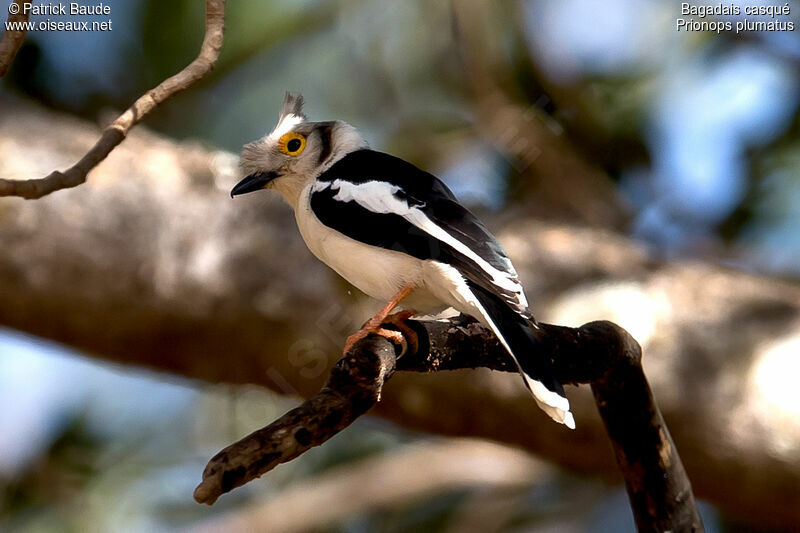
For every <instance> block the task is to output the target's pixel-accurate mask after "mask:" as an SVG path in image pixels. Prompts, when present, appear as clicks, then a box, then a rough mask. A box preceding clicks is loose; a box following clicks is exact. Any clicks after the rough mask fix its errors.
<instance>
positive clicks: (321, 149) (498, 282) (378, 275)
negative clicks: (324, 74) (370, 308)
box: [231, 93, 575, 428]
mask: <svg viewBox="0 0 800 533" xmlns="http://www.w3.org/2000/svg"><path fill="white" fill-rule="evenodd" d="M302 108H303V98H302V96H299V95H292V94H289V93H287V94H286V98H285V100H284V102H283V108H282V109H281V113H280V117H279V120H278V125H277V126H275V129H274V130H272V132H271V133H270V134H269V135H267V136H265V137H263V138H261V139H259V140H257V141H254V142H252V143H250V144H247V145H246V146H245V147H244V149H243V150H242V158H241V165H242V169H243V170H244V172H245V174H246V175H247V177H245V178H244V179H243V180H242V181H241V182H239V183H238V184H237V185H236V186H235V187H234V188H233V190H232V191H231V196H235V195H238V194H244V193H248V192H252V191H257V190H260V189H273V188H274V189H277V190H278V192H280V193H281V194H282V195H283V197H284V198H285V199H286V201H287V202H288V203H289V205H291V206H292V208H293V209H294V213H295V218H296V220H297V225H298V227H299V228H300V233H301V235H302V236H303V239H304V240H305V242H306V245H308V248H309V249H310V250H311V252H312V253H313V254H314V255H315V256H317V257H318V258H319V259H320V260H322V261H323V262H324V263H326V264H327V265H328V266H330V267H331V268H332V269H333V270H335V271H336V272H338V273H339V274H340V275H341V276H342V277H344V278H345V279H346V280H347V281H349V282H350V283H352V284H353V285H355V286H356V287H358V288H359V289H360V290H361V291H363V292H365V293H366V294H368V295H370V296H372V297H373V298H377V299H379V300H382V301H387V302H388V303H387V304H386V306H384V307H383V309H381V311H380V312H379V313H378V314H377V315H375V316H374V317H372V318H371V319H370V320H369V321H367V323H366V324H365V325H364V327H363V328H362V329H361V330H360V331H359V332H358V333H356V334H354V335H351V336H350V337H348V339H347V345H346V349H347V348H349V347H351V346H352V345H353V344H354V343H355V342H356V341H357V340H358V339H361V338H363V337H365V336H366V335H368V334H370V333H384V334H385V333H387V332H386V330H381V329H380V325H381V324H382V323H384V322H385V321H386V320H387V316H388V315H389V313H390V312H391V311H392V310H393V309H394V308H395V307H397V306H398V304H400V302H401V300H402V302H403V304H404V306H406V307H408V308H413V309H414V310H419V311H422V312H426V313H431V312H438V311H441V310H444V309H446V308H448V307H453V308H455V309H456V310H458V311H460V312H462V313H465V314H468V315H471V316H473V317H475V318H476V319H478V320H479V321H480V322H481V323H483V324H484V325H486V326H487V327H489V328H490V329H491V330H492V331H493V332H494V334H495V335H496V336H497V338H498V339H499V340H500V343H501V344H502V345H503V347H504V348H505V349H506V350H507V351H508V353H509V355H510V356H511V358H512V359H513V360H514V363H515V364H516V365H517V368H518V369H519V372H520V374H521V375H522V377H523V380H524V382H525V385H526V386H527V388H528V389H529V390H530V391H531V392H532V393H533V396H534V398H535V399H536V402H537V403H538V404H539V406H540V407H541V408H542V409H543V410H544V411H545V412H546V413H547V414H548V415H550V417H552V418H553V419H554V420H556V421H557V422H560V423H562V424H565V425H567V426H568V427H570V428H574V427H575V421H574V419H573V417H572V413H570V410H569V402H568V401H567V398H566V396H565V394H564V389H563V387H562V386H561V384H560V383H559V382H558V380H556V379H555V377H553V374H552V371H551V369H550V363H549V361H547V360H546V359H545V358H543V357H542V356H541V355H540V354H539V353H537V351H536V350H535V349H533V348H534V344H535V343H536V340H535V336H534V330H535V329H537V328H538V326H537V324H536V320H535V319H534V318H533V316H532V315H531V314H530V312H529V311H528V302H527V300H526V298H525V294H524V292H523V290H522V285H520V283H519V280H518V278H517V273H516V271H515V270H514V267H513V265H512V264H511V261H510V260H509V259H508V256H507V255H506V253H505V251H504V250H503V248H502V247H501V246H500V244H499V243H498V242H497V240H496V239H495V238H494V236H493V235H492V234H491V233H490V232H489V230H488V229H486V227H485V226H484V225H483V224H482V223H481V222H480V221H479V220H478V219H477V218H475V216H474V215H473V214H472V213H470V212H469V211H468V210H467V209H466V208H464V207H463V206H462V205H461V204H459V203H458V200H457V199H456V197H455V196H454V195H453V193H452V192H450V190H449V189H448V188H447V186H446V185H445V184H444V183H442V182H441V181H439V179H437V178H436V177H435V176H433V175H431V174H429V173H427V172H425V171H423V170H420V169H418V168H417V167H415V166H414V165H412V164H410V163H407V162H406V161H403V160H402V159H398V158H396V157H393V156H391V155H388V154H384V153H381V152H376V151H373V150H370V149H369V147H368V146H367V143H366V141H365V140H364V139H363V137H362V136H361V135H360V134H359V133H358V131H357V130H356V129H355V128H354V127H353V126H351V125H349V124H347V123H346V122H342V121H331V122H309V121H308V120H307V118H306V116H305V115H304V114H303V109H302ZM415 312H416V311H409V312H406V313H398V314H397V315H396V316H395V318H396V319H397V318H398V317H399V319H400V320H403V319H405V318H407V317H408V316H410V314H413V313H415ZM388 318H389V319H391V318H392V317H388Z"/></svg>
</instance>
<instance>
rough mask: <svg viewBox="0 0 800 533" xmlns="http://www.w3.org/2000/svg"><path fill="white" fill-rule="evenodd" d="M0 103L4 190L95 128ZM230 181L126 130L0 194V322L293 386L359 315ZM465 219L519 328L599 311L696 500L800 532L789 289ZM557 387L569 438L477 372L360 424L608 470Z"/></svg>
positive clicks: (225, 171) (508, 386)
mask: <svg viewBox="0 0 800 533" xmlns="http://www.w3.org/2000/svg"><path fill="white" fill-rule="evenodd" d="M4 98H7V97H4ZM0 110H1V111H2V112H1V113H0V116H2V117H3V120H2V122H0V156H1V157H0V175H2V177H4V178H14V177H27V176H30V175H35V174H37V173H39V174H40V173H46V172H49V170H51V169H52V168H59V167H61V166H63V165H65V164H67V163H69V162H70V161H72V160H74V158H75V157H76V156H80V155H81V154H82V153H85V152H86V150H87V149H88V148H89V147H91V146H92V144H93V143H94V140H95V139H96V136H97V134H98V130H97V128H95V127H93V126H90V125H87V124H85V123H83V122H80V121H77V120H75V119H72V118H68V117H63V116H58V115H55V114H52V113H49V112H46V111H43V110H41V109H39V108H36V107H34V106H32V105H30V104H26V103H24V102H20V101H17V100H8V99H0ZM236 179H237V176H236V159H235V157H234V156H233V155H231V154H228V153H224V152H219V151H213V150H208V149H206V148H203V147H201V146H198V145H196V144H188V143H184V144H175V143H174V142H170V141H167V140H165V139H162V138H160V137H158V136H156V135H153V134H151V133H148V132H147V131H134V133H133V134H132V135H131V137H130V138H129V139H128V141H127V142H126V143H124V144H122V145H120V146H119V147H118V148H117V150H115V151H114V152H113V153H112V154H111V155H110V156H109V158H108V159H106V160H105V161H104V162H103V163H101V164H100V165H99V166H98V167H97V168H96V169H95V171H94V174H93V179H92V180H91V181H90V182H88V183H87V184H86V185H85V186H83V187H80V188H78V189H74V190H70V191H62V192H61V193H59V194H56V195H51V196H48V197H46V198H43V199H41V200H38V201H36V202H25V201H23V200H21V199H17V198H4V199H0V249H1V250H2V253H0V302H1V303H0V324H3V325H5V326H7V327H11V328H15V329H18V330H20V331H26V332H29V333H31V334H35V335H39V336H42V337H45V338H49V339H53V340H56V341H59V342H63V343H66V344H69V345H72V346H75V347H77V348H80V349H83V350H84V351H86V352H87V353H90V354H92V355H95V356H97V357H102V358H106V359H109V360H114V361H119V362H124V363H130V364H136V365H142V366H148V367H153V368H157V369H160V370H164V371H166V372H170V373H173V374H180V375H183V376H187V377H191V378H196V379H201V380H207V381H212V382H220V381H222V382H230V383H258V384H262V385H265V386H268V387H270V388H272V389H274V390H277V391H280V392H284V393H292V394H294V393H297V394H300V395H303V396H309V395H311V394H313V393H314V392H316V391H317V390H319V388H320V387H321V385H322V383H323V380H324V378H325V376H326V375H327V372H328V369H329V368H330V366H331V365H333V363H334V362H335V361H336V360H337V358H338V356H337V355H338V353H339V350H340V349H341V348H340V347H341V344H342V341H343V339H344V337H345V336H346V334H347V333H349V332H352V330H353V328H354V327H355V326H357V325H359V324H360V323H361V322H363V320H364V319H365V318H366V317H367V316H368V312H369V310H372V309H374V308H375V307H376V304H375V303H374V302H369V301H368V300H366V299H365V298H362V297H361V296H359V295H358V294H357V292H356V291H352V294H351V292H349V291H348V287H347V286H346V284H344V283H343V282H341V281H340V280H339V279H338V278H337V277H336V276H335V274H333V273H332V272H329V271H328V270H327V269H326V268H325V267H324V266H323V265H321V264H319V263H318V262H317V261H316V260H315V259H314V258H313V257H311V255H310V254H309V252H308V251H307V250H306V249H305V247H304V245H303V244H302V242H301V241H300V238H299V236H298V234H297V230H296V228H295V225H294V221H293V218H292V215H291V213H290V211H289V210H288V208H287V207H285V206H284V205H282V203H281V202H280V201H279V200H277V199H275V198H274V197H271V196H270V195H269V194H267V193H265V194H261V195H251V197H249V198H242V199H236V200H231V199H230V198H229V197H228V191H229V190H230V187H231V186H232V185H233V183H234V182H235V180H236ZM509 218H510V217H509ZM486 222H487V223H488V225H489V227H491V228H492V229H493V230H495V232H496V234H497V235H498V238H499V239H500V241H501V242H502V243H503V244H504V246H505V247H506V249H507V250H508V252H509V253H510V255H511V257H512V259H513V261H514V263H515V265H516V266H517V270H518V271H519V273H520V277H521V279H522V280H523V281H524V282H525V284H526V290H527V294H528V296H529V300H530V301H531V302H532V308H533V310H534V312H535V313H536V314H537V317H538V318H539V319H541V320H544V321H547V322H552V323H559V324H566V325H578V324H582V323H585V322H588V321H591V320H595V319H609V320H613V321H614V322H617V323H619V324H620V325H622V326H623V327H625V328H626V329H627V330H628V331H630V332H631V334H632V335H633V336H634V337H635V338H636V339H637V340H639V342H640V343H641V344H642V346H643V348H644V351H645V353H646V354H647V357H646V359H645V361H644V366H645V370H646V372H647V375H648V377H649V378H650V383H651V386H652V388H653V390H654V391H655V394H656V397H657V398H658V399H659V403H660V405H661V408H662V412H663V413H664V418H665V419H666V421H667V423H668V424H669V427H670V430H671V432H672V435H673V437H674V439H675V441H676V443H677V445H678V447H679V449H680V451H681V456H682V458H683V462H684V464H685V466H686V469H687V471H688V473H689V476H690V478H691V479H692V481H693V485H694V488H695V493H696V494H697V496H698V497H700V498H706V499H708V500H710V501H712V502H713V503H715V504H717V505H719V506H720V507H721V508H722V509H723V511H725V512H727V513H729V514H731V515H734V516H738V517H740V518H742V519H745V520H748V521H758V522H759V523H760V524H761V525H770V524H772V525H780V524H784V525H785V524H787V523H798V522H800V491H797V490H795V488H796V487H798V486H800V461H799V460H798V452H797V450H798V449H800V417H798V416H797V412H798V406H797V403H796V402H797V399H796V394H795V395H792V394H787V392H791V391H787V390H784V388H783V387H784V385H781V379H782V375H785V374H787V372H783V373H782V372H781V370H782V369H783V368H784V367H783V366H782V365H783V364H790V360H793V359H792V358H787V357H786V356H785V354H786V353H787V352H791V355H792V356H793V357H796V352H797V349H796V347H797V346H798V343H800V289H798V287H797V286H796V285H792V284H789V283H784V282H779V281H775V280H770V279H765V278H760V277H758V276H753V275H748V274H744V273H741V272H736V271H732V270H728V269H724V268H720V267H717V266H713V265H710V264H703V263H699V262H690V261H672V262H670V263H665V262H660V261H657V260H654V259H653V258H652V257H651V256H649V255H648V254H647V253H646V252H645V251H644V250H643V249H642V248H641V247H639V246H637V245H636V244H634V243H632V242H630V241H629V240H626V239H625V238H622V237H619V236H616V235H614V234H611V233H607V232H598V231H594V230H591V229H581V228H574V227H562V226H554V225H545V224H541V223H538V222H536V221H535V220H533V219H530V218H517V219H516V220H513V221H512V222H510V223H507V224H502V225H501V224H500V223H498V221H497V220H496V219H494V220H493V219H492V218H488V217H487V218H486ZM792 343H794V344H792ZM792 346H794V347H795V348H792ZM775 380H777V381H775ZM783 383H790V382H789V381H787V380H783ZM568 394H569V395H570V399H571V402H572V404H573V405H574V408H575V412H576V421H577V424H578V429H577V431H575V432H574V433H571V432H565V431H563V430H561V429H560V428H559V427H557V426H556V425H555V424H552V423H550V422H549V421H547V420H546V418H545V417H544V416H543V415H541V414H539V413H538V412H537V410H536V408H535V407H534V406H532V405H531V402H530V398H529V397H528V395H527V392H525V391H524V389H523V387H522V386H521V385H520V383H519V382H518V379H516V378H515V377H513V376H509V375H505V374H502V373H492V372H490V371H486V370H476V371H458V372H448V373H437V374H435V375H411V374H408V373H403V375H398V376H396V377H395V378H394V379H393V380H392V387H391V388H390V390H388V391H387V392H386V394H385V395H384V397H383V399H382V401H381V402H380V404H379V405H378V406H377V407H376V410H375V411H374V412H376V413H377V414H380V415H381V416H384V417H387V418H389V419H391V420H394V421H395V422H397V423H399V424H403V425H405V426H408V427H413V428H416V429H420V430H425V431H431V432H436V433H440V434H450V435H473V436H481V437H486V438H491V439H495V440H498V441H502V442H506V443H511V444H516V445H519V446H522V447H525V448H527V449H529V450H530V451H532V452H534V453H537V454H539V455H541V456H543V457H546V458H548V459H550V460H552V461H554V462H556V463H558V464H560V465H562V466H563V467H566V468H568V469H571V470H574V471H577V472H579V473H581V474H584V475H601V476H607V477H609V478H611V479H619V478H618V474H617V473H616V466H615V464H614V459H613V454H612V453H611V449H610V447H609V446H608V444H607V442H606V438H605V435H604V430H603V427H602V425H601V423H600V420H599V418H598V417H597V415H596V413H595V410H594V407H593V403H594V402H593V399H592V397H591V394H590V393H589V391H583V390H575V389H570V390H569V391H568ZM442 412H447V413H448V416H447V417H442V416H441V413H442Z"/></svg>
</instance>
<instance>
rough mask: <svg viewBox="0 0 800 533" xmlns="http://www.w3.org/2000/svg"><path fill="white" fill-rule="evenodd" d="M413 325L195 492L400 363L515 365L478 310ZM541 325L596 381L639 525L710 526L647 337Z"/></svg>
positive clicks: (602, 326)
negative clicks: (404, 349) (647, 366)
mask: <svg viewBox="0 0 800 533" xmlns="http://www.w3.org/2000/svg"><path fill="white" fill-rule="evenodd" d="M412 324H413V326H414V329H415V331H416V332H417V335H418V337H419V346H420V349H419V350H417V352H416V353H409V354H406V355H405V356H403V357H401V358H400V359H399V361H398V360H396V359H395V348H396V347H395V346H393V345H392V344H391V343H390V342H389V341H388V340H386V339H384V338H382V337H376V336H372V337H369V338H367V339H365V340H364V341H361V342H359V343H357V344H356V346H354V348H353V349H352V350H351V351H350V352H349V353H347V354H345V356H344V357H343V358H342V359H340V360H339V362H338V363H337V364H336V365H335V366H334V367H333V369H332V371H331V376H330V378H329V379H328V383H327V384H326V385H325V387H324V388H323V389H322V390H321V391H320V392H319V393H318V394H316V395H314V396H312V397H311V398H310V399H308V400H307V401H306V402H304V403H303V404H302V405H300V406H299V407H297V408H295V409H293V410H291V411H289V412H288V413H287V414H285V415H284V416H282V417H281V418H279V419H278V420H277V421H276V422H273V423H272V424H270V425H268V426H267V427H265V428H263V429H260V430H258V431H256V432H254V433H251V434H250V435H248V436H247V437H244V438H243V439H242V440H240V441H238V442H236V443H235V444H232V445H231V446H229V447H227V448H225V449H224V450H222V451H221V452H220V453H218V454H217V455H216V456H214V457H213V458H212V459H211V461H209V464H208V466H207V467H206V469H205V471H204V472H203V481H202V482H201V483H200V485H199V486H198V487H197V489H196V490H195V499H196V500H197V501H198V502H200V503H207V504H212V503H214V501H216V499H217V498H218V497H219V496H220V495H222V494H224V493H225V492H228V491H230V490H231V489H233V488H235V487H238V486H241V485H243V484H245V483H247V482H248V481H251V480H253V479H255V478H257V477H259V476H261V475H263V474H264V473H266V472H268V471H270V470H272V469H273V468H275V466H277V465H278V464H280V463H285V462H287V461H290V460H292V459H294V458H295V457H297V456H298V455H300V454H302V453H303V452H305V451H306V450H308V449H309V448H311V447H313V446H319V445H320V444H322V443H324V442H325V441H327V440H328V439H330V438H331V437H332V436H333V435H335V434H336V433H338V432H339V431H341V430H342V429H344V428H346V427H347V426H349V425H350V424H352V423H353V422H354V421H355V420H356V419H357V418H358V417H359V416H361V415H362V414H364V413H366V412H367V411H368V410H369V409H370V408H371V407H372V406H373V405H374V404H375V403H377V402H378V401H379V400H380V397H381V392H382V390H383V387H384V385H385V384H386V381H388V379H389V378H391V377H392V375H393V374H394V372H395V370H406V371H414V372H433V371H437V370H448V369H457V368H476V367H488V368H493V369H496V370H505V371H512V372H515V371H516V369H515V368H513V366H512V365H510V364H509V363H510V361H509V360H508V359H509V358H508V356H507V354H506V353H505V352H504V350H503V348H502V347H501V346H500V345H499V343H498V342H497V341H496V339H495V337H494V336H493V335H492V334H491V333H489V331H488V330H486V329H485V328H483V327H482V326H480V325H479V324H477V323H476V322H474V321H473V320H472V319H468V318H464V317H459V318H457V319H455V320H453V321H439V322H430V321H428V322H413V323H412ZM539 332H540V335H539V339H538V340H539V344H538V352H539V355H546V356H548V357H550V359H551V360H552V362H553V365H554V370H555V373H556V376H557V377H558V378H559V380H561V381H562V382H564V383H574V384H579V383H591V385H592V391H593V393H594V396H595V400H596V402H597V406H598V409H599V411H600V416H601V417H602V419H603V423H604V424H605V427H606V430H607V432H608V435H609V437H610V438H611V441H612V443H613V447H614V452H615V454H616V457H617V463H618V465H619V468H620V470H621V471H622V473H623V477H624V478H625V484H626V487H627V490H628V495H629V498H630V501H631V507H632V508H633V512H634V517H635V519H636V524H637V526H638V528H639V530H640V531H700V530H702V523H701V522H700V516H699V514H698V512H697V505H696V503H695V501H694V496H693V494H692V489H691V485H690V483H689V478H688V477H687V475H686V471H685V470H684V468H683V464H682V463H681V460H680V457H679V456H678V452H677V449H676V447H675V443H674V442H673V441H672V437H671V436H670V434H669V430H668V429H667V427H666V424H665V423H664V420H663V418H662V417H661V412H660V411H659V409H658V406H657V405H656V402H655V399H654V397H653V394H652V392H651V391H650V387H649V385H648V383H647V379H646V378H645V375H644V371H643V370H642V365H641V355H642V352H641V347H640V346H639V344H638V343H637V342H636V341H635V340H634V339H633V338H632V337H631V336H630V335H629V334H628V332H626V331H625V330H624V329H622V328H620V327H619V326H617V325H616V324H613V323H611V322H591V323H589V324H585V325H584V326H581V327H580V328H566V327H561V326H552V325H549V324H541V329H540V330H539ZM409 344H414V343H409ZM525 430H526V429H525V428H519V431H525ZM562 438H563V439H568V438H570V436H568V435H564V436H563V437H562Z"/></svg>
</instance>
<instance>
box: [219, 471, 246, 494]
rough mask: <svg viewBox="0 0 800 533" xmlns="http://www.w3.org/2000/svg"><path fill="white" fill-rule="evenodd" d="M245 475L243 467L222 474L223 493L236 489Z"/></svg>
mask: <svg viewBox="0 0 800 533" xmlns="http://www.w3.org/2000/svg"><path fill="white" fill-rule="evenodd" d="M244 474H245V468H244V467H243V466H239V467H237V468H234V469H233V470H226V471H225V473H224V474H222V483H221V488H222V492H228V491H229V490H231V489H232V488H234V487H235V486H236V482H237V481H239V480H240V479H242V478H243V477H244Z"/></svg>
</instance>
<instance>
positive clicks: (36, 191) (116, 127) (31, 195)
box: [0, 0, 225, 200]
mask: <svg viewBox="0 0 800 533" xmlns="http://www.w3.org/2000/svg"><path fill="white" fill-rule="evenodd" d="M224 36H225V0H206V31H205V36H204V37H203V44H202V45H201V46H200V53H199V54H198V55H197V57H196V58H195V59H194V61H192V62H191V63H189V65H187V66H186V67H185V68H184V69H183V70H181V71H180V72H178V73H177V74H175V75H174V76H171V77H169V78H167V79H166V80H164V81H162V82H161V83H160V84H159V85H158V86H157V87H155V88H154V89H151V90H149V91H147V92H146V93H145V94H143V95H142V96H140V97H139V99H138V100H136V101H135V102H134V103H133V105H132V106H131V107H129V108H128V109H127V110H126V111H125V112H124V113H123V114H122V115H120V116H119V117H117V119H116V120H115V121H114V122H112V123H111V125H109V126H108V127H107V128H106V129H105V130H104V131H103V134H102V136H101V137H100V140H98V141H97V143H96V144H95V145H94V147H92V149H91V150H89V152H87V153H86V155H84V156H83V157H82V158H81V159H80V161H78V162H77V163H75V165H73V166H72V167H70V168H69V169H67V170H66V171H64V172H61V171H58V170H56V171H53V172H51V173H50V174H49V175H48V176H46V177H44V178H38V179H26V180H8V179H2V178H0V196H21V197H22V198H25V199H28V200H34V199H37V198H41V197H42V196H45V195H48V194H50V193H52V192H55V191H58V190H61V189H68V188H71V187H77V186H78V185H80V184H81V183H83V182H85V181H86V176H87V175H88V174H89V171H91V170H92V169H93V168H94V167H96V166H97V164H98V163H100V162H101V161H102V160H103V159H105V158H106V157H107V156H108V154H110V153H111V151H112V150H113V149H114V148H116V147H117V145H119V143H121V142H122V141H123V140H124V139H125V137H126V136H127V135H128V132H129V131H130V130H131V128H133V127H134V126H136V125H137V124H138V123H139V122H141V121H142V119H143V118H144V117H146V116H147V115H148V114H149V113H150V112H151V111H153V109H155V108H156V107H157V106H158V105H159V104H161V103H162V102H164V101H165V100H167V99H168V98H171V97H172V96H174V95H175V94H177V93H179V92H181V91H183V90H185V89H188V88H189V87H191V86H192V85H193V84H194V83H196V82H197V81H199V80H200V79H202V78H203V76H205V75H206V74H207V73H208V72H209V71H210V70H211V69H212V68H213V67H214V64H215V63H216V62H217V59H218V58H219V52H220V50H221V49H222V41H223V38H224ZM3 42H5V37H4V41H3ZM1 59H2V58H1V56H0V60H1ZM0 64H1V63H0Z"/></svg>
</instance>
